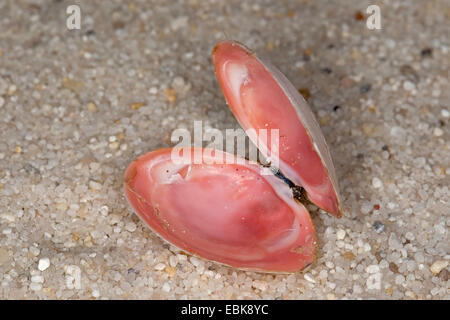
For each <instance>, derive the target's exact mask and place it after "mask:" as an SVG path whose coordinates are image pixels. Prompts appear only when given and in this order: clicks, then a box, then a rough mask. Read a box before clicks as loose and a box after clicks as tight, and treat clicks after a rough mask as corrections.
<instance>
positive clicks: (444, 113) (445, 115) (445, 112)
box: [441, 109, 450, 118]
mask: <svg viewBox="0 0 450 320" xmlns="http://www.w3.org/2000/svg"><path fill="white" fill-rule="evenodd" d="M441 116H443V117H444V118H449V117H450V112H449V111H448V110H447V109H442V110H441Z"/></svg>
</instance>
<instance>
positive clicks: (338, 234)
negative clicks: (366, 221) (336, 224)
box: [336, 229, 345, 240]
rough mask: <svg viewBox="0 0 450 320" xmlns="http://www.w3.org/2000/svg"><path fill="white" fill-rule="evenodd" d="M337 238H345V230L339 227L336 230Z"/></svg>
mask: <svg viewBox="0 0 450 320" xmlns="http://www.w3.org/2000/svg"><path fill="white" fill-rule="evenodd" d="M336 238H337V239H338V240H343V239H344V238H345V230H342V229H339V230H338V231H337V232H336Z"/></svg>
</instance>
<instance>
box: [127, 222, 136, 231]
mask: <svg viewBox="0 0 450 320" xmlns="http://www.w3.org/2000/svg"><path fill="white" fill-rule="evenodd" d="M125 229H126V230H127V231H129V232H134V231H135V230H136V224H135V223H134V222H128V223H127V224H126V225H125Z"/></svg>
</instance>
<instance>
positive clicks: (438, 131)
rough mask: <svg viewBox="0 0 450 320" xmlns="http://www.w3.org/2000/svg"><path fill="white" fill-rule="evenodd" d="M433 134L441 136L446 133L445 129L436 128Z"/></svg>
mask: <svg viewBox="0 0 450 320" xmlns="http://www.w3.org/2000/svg"><path fill="white" fill-rule="evenodd" d="M433 134H434V135H435V136H436V137H440V136H442V135H443V134H444V130H442V129H441V128H434V130H433Z"/></svg>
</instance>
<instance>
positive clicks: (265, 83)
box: [124, 41, 341, 272]
mask: <svg viewBox="0 0 450 320" xmlns="http://www.w3.org/2000/svg"><path fill="white" fill-rule="evenodd" d="M213 61H214V66H215V70H216V76H217V78H218V80H219V83H220V85H221V87H222V91H223V93H224V95H225V98H226V100H227V102H228V104H229V106H230V109H231V110H232V112H233V114H234V115H235V116H236V118H237V119H238V121H239V123H240V124H241V126H242V127H243V128H244V129H245V130H247V129H256V130H258V129H261V128H263V129H279V131H280V147H279V151H278V152H277V151H276V150H272V149H271V144H270V140H268V141H267V142H266V144H264V141H257V140H258V139H259V138H258V136H256V135H254V136H252V135H250V138H251V139H252V140H253V142H258V143H259V146H262V149H261V151H262V152H263V153H264V154H265V155H267V156H270V157H272V159H273V157H274V156H278V157H279V169H280V170H281V172H282V173H283V174H284V175H285V176H286V177H287V178H288V179H289V180H291V181H292V182H293V183H295V184H296V185H298V186H301V187H303V188H304V189H305V190H306V192H307V196H308V198H309V199H310V200H311V201H312V202H314V203H315V204H316V205H318V206H319V207H321V208H322V209H324V210H326V211H328V212H330V213H331V214H333V215H335V216H338V217H340V216H341V209H340V201H339V196H338V186H337V182H336V178H335V173H334V167H333V163H332V160H331V156H330V154H329V152H328V148H327V145H326V143H325V139H324V137H323V135H322V132H321V131H320V128H319V125H318V124H317V122H316V120H315V118H314V115H313V113H312V112H311V110H310V108H309V106H308V105H307V103H306V102H305V101H304V99H303V98H302V97H301V96H300V94H299V93H298V91H297V90H295V88H294V87H293V86H292V84H291V83H290V82H289V81H288V80H287V79H286V78H285V77H284V76H283V75H282V74H281V73H280V72H279V71H278V70H277V69H276V68H275V67H273V66H271V65H270V64H268V63H266V62H263V61H262V60H261V59H259V58H256V57H255V55H254V54H253V53H252V52H251V51H250V50H248V49H246V48H245V47H244V46H243V45H241V44H238V43H237V42H234V41H224V42H220V43H218V44H217V45H216V46H215V48H214V50H213ZM173 151H174V150H173V149H161V150H156V151H153V152H149V153H147V154H145V155H143V156H141V157H139V158H138V159H136V160H135V161H134V162H133V163H131V165H130V166H129V167H128V169H127V170H126V173H125V178H124V179H125V181H124V186H125V194H126V197H127V199H128V201H129V203H130V204H131V205H132V207H133V208H134V210H135V212H136V213H137V214H138V216H139V217H140V218H141V219H142V220H143V221H144V222H145V223H146V224H147V225H148V226H150V228H151V229H152V230H153V231H155V232H156V233H157V234H158V235H159V236H161V237H162V238H163V239H164V240H166V241H168V242H169V243H171V244H173V245H175V246H177V247H179V248H180V249H183V250H185V251H187V252H189V253H191V254H194V255H197V256H200V257H202V258H205V259H209V260H213V261H216V262H219V263H222V264H226V265H229V266H232V267H236V268H240V269H248V270H255V271H263V272H295V271H298V270H301V269H303V268H305V267H306V266H307V265H309V264H311V263H312V262H313V261H314V258H315V248H316V243H317V241H316V236H315V231H314V227H313V224H312V221H311V218H310V215H309V213H308V211H307V210H306V208H305V207H304V206H303V205H302V204H301V203H300V202H299V201H298V200H297V199H294V195H293V191H292V190H291V188H290V186H288V184H286V183H285V181H284V180H282V179H280V178H279V177H278V176H276V175H274V174H273V173H271V172H270V171H269V169H265V170H266V172H264V174H263V173H262V172H263V167H262V166H261V165H259V164H257V163H253V162H250V161H246V160H244V159H239V160H240V161H241V162H238V161H237V160H238V158H237V157H236V156H234V155H230V154H226V153H224V152H221V151H218V150H210V149H201V148H190V147H187V148H184V149H181V153H182V154H183V155H187V154H191V155H192V157H191V159H195V157H194V153H201V154H202V155H203V162H201V163H197V162H194V161H188V162H185V163H176V162H174V161H173V159H172V158H171V155H172V152H173ZM178 151H180V150H178ZM225 156H226V157H229V159H230V158H231V159H233V162H232V163H230V162H229V161H227V163H224V162H220V161H217V159H223V158H224V157H225Z"/></svg>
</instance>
